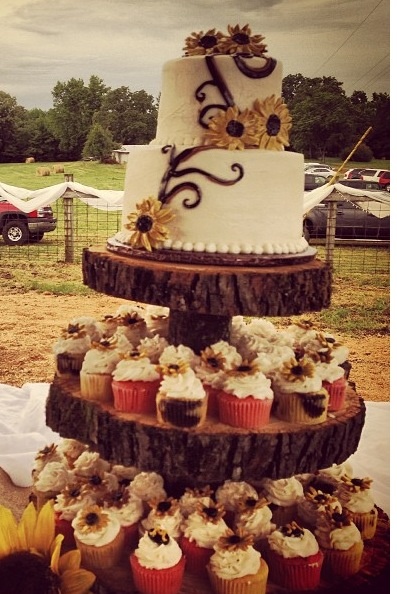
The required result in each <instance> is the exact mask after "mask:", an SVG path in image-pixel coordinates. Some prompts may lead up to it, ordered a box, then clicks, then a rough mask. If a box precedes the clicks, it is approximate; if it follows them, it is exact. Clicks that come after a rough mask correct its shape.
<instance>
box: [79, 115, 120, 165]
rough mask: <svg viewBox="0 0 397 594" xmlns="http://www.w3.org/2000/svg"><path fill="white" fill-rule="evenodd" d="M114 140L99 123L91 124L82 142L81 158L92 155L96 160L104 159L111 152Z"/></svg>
mask: <svg viewBox="0 0 397 594" xmlns="http://www.w3.org/2000/svg"><path fill="white" fill-rule="evenodd" d="M113 147H114V142H113V138H112V135H111V134H110V132H109V131H108V130H105V128H103V127H102V126H101V125H100V124H98V123H96V124H93V125H92V127H91V129H90V131H89V133H88V136H87V140H86V142H85V144H84V149H83V155H82V156H83V158H89V157H94V158H95V159H96V160H97V161H105V160H106V159H108V158H109V157H110V156H111V154H112V149H113Z"/></svg>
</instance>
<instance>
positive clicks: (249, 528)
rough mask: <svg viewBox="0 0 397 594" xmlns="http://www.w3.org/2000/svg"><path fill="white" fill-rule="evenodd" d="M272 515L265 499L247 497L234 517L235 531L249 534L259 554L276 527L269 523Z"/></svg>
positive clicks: (263, 549) (262, 552) (262, 551)
mask: <svg viewBox="0 0 397 594" xmlns="http://www.w3.org/2000/svg"><path fill="white" fill-rule="evenodd" d="M272 515H273V514H272V511H271V509H270V507H269V502H268V500H267V499H265V498H264V497H261V498H259V499H255V498H253V497H248V498H247V499H244V500H242V501H241V502H240V504H239V511H238V512H237V513H236V516H235V520H234V528H235V530H241V531H244V532H246V533H247V534H251V536H252V537H253V546H254V548H255V549H256V550H257V551H259V552H260V553H261V554H264V551H265V543H266V537H267V536H268V535H269V534H270V533H271V532H273V530H275V529H276V527H277V526H276V524H273V523H272V521H271V520H272Z"/></svg>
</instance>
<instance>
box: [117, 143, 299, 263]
mask: <svg viewBox="0 0 397 594" xmlns="http://www.w3.org/2000/svg"><path fill="white" fill-rule="evenodd" d="M149 198H153V199H158V200H159V201H160V202H161V203H162V205H163V206H162V208H165V207H166V208H169V209H170V215H171V217H172V218H171V220H170V221H169V222H167V224H166V228H167V232H168V238H167V239H166V240H165V241H164V242H163V243H162V244H161V245H160V246H157V247H159V249H161V248H163V249H168V250H181V251H184V252H192V253H198V252H203V253H209V254H211V253H212V254H214V253H222V254H235V255H238V254H256V255H267V254H300V253H303V252H304V251H305V250H307V247H308V244H307V242H306V240H305V239H304V237H303V235H302V228H303V156H302V155H301V154H298V153H293V152H288V151H268V150H249V149H247V150H226V149H219V148H214V147H208V146H200V147H187V146H182V145H180V146H166V147H163V148H161V147H156V146H142V147H139V148H138V147H137V148H136V149H134V150H132V152H131V153H130V156H129V161H128V167H127V173H126V180H125V191H124V203H123V214H122V230H121V231H120V232H118V233H117V234H116V235H115V239H116V241H119V242H120V243H121V244H124V245H129V244H130V243H132V245H134V244H133V242H134V236H135V237H136V232H135V233H133V231H134V230H135V231H136V223H135V226H134V225H132V224H131V219H130V217H131V216H132V217H133V219H134V221H136V219H137V217H139V216H141V217H142V220H141V222H143V218H144V214H145V213H144V212H143V211H141V209H142V207H141V206H140V205H141V204H142V203H143V201H145V200H148V199H149Z"/></svg>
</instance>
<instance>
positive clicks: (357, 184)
mask: <svg viewBox="0 0 397 594" xmlns="http://www.w3.org/2000/svg"><path fill="white" fill-rule="evenodd" d="M338 183H340V184H342V185H343V186H348V187H349V188H357V190H369V191H371V192H372V191H373V190H379V184H378V182H374V181H364V180H363V179H341V180H340V181H339V182H338Z"/></svg>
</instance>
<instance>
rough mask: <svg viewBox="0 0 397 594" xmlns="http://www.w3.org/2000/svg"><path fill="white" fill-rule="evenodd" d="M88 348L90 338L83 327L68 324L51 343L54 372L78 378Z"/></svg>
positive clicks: (89, 346) (61, 375) (62, 375)
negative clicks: (53, 342)
mask: <svg viewBox="0 0 397 594" xmlns="http://www.w3.org/2000/svg"><path fill="white" fill-rule="evenodd" d="M90 348H91V338H90V337H89V335H88V334H87V331H86V330H85V329H84V327H83V326H80V325H79V324H69V325H68V327H67V328H66V329H65V330H63V332H62V335H61V337H60V338H59V339H58V340H57V341H56V342H55V344H54V345H53V349H52V350H53V353H54V355H55V363H56V374H57V375H58V376H60V377H77V378H78V377H79V374H80V369H81V366H82V364H83V360H84V357H85V354H86V353H87V351H88V350H89V349H90Z"/></svg>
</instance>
